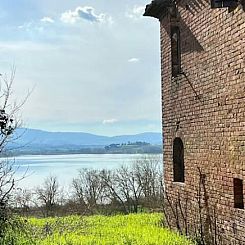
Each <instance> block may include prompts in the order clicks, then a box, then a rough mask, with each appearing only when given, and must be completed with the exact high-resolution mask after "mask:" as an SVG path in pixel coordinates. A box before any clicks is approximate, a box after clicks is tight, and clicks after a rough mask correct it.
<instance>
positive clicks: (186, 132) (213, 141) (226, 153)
mask: <svg viewBox="0 0 245 245" xmlns="http://www.w3.org/2000/svg"><path fill="white" fill-rule="evenodd" d="M244 2H245V1H244V0H241V1H235V0H211V2H210V1H206V0H179V1H177V2H173V1H172V0H154V1H152V2H151V4H149V5H147V6H146V10H145V14H144V15H145V16H151V17H154V18H157V19H158V20H160V29H161V61H162V70H161V73H162V106H163V119H162V120H163V136H164V171H165V172H164V181H165V188H166V194H165V213H166V222H167V223H168V224H169V226H170V227H172V228H177V229H178V230H180V231H181V232H183V233H186V234H191V235H195V236H197V237H199V239H200V242H201V243H203V244H245V209H244V203H245V11H244V10H245V3H244Z"/></svg>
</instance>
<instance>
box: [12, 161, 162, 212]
mask: <svg viewBox="0 0 245 245" xmlns="http://www.w3.org/2000/svg"><path fill="white" fill-rule="evenodd" d="M14 199H15V203H14V205H13V208H14V209H15V211H16V212H18V213H20V214H23V215H35V216H44V217H47V216H55V215H67V214H96V213H103V214H112V213H125V214H128V213H132V212H133V213H137V212H142V211H144V210H156V209H157V210H159V209H161V208H162V203H163V202H162V201H163V186H162V168H161V161H160V159H159V158H157V157H154V158H153V157H145V158H142V159H140V160H137V161H136V162H135V163H134V164H133V165H131V166H125V165H124V166H121V167H119V168H118V169H115V170H105V169H103V170H94V169H82V170H80V171H79V173H78V176H77V177H76V178H74V179H73V181H72V187H71V189H70V190H69V193H66V192H65V191H64V189H63V188H62V186H61V185H60V184H59V183H58V179H57V177H54V176H50V177H48V178H47V179H45V181H44V182H43V184H42V185H41V186H39V187H36V188H35V189H34V190H22V189H18V190H17V191H16V193H15V197H14Z"/></svg>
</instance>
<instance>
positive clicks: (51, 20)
mask: <svg viewBox="0 0 245 245" xmlns="http://www.w3.org/2000/svg"><path fill="white" fill-rule="evenodd" d="M40 21H41V22H45V23H54V20H53V19H52V18H50V17H47V16H45V17H43V18H42V19H41V20H40Z"/></svg>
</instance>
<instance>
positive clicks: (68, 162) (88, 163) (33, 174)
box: [14, 154, 161, 188]
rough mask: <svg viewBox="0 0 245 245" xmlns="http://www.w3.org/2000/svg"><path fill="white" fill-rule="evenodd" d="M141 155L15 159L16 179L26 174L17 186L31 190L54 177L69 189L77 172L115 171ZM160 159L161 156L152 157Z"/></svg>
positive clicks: (82, 155) (88, 155)
mask: <svg viewBox="0 0 245 245" xmlns="http://www.w3.org/2000/svg"><path fill="white" fill-rule="evenodd" d="M145 156H146V155H141V154H134V155H132V154H131V155H130V154H106V155H103V154H74V155H38V156H19V157H15V163H14V165H15V168H16V177H17V178H19V177H21V176H23V174H25V173H26V172H27V174H26V175H27V177H26V178H25V179H23V180H22V181H21V182H20V183H19V184H18V185H19V187H24V188H33V187H35V186H37V185H40V184H41V183H42V182H43V180H44V179H45V177H48V176H50V175H55V176H57V177H58V180H59V183H60V184H62V186H64V187H66V188H67V187H69V186H70V184H71V181H72V179H73V178H74V177H76V176H77V174H78V170H80V169H83V168H93V169H115V168H117V167H119V166H121V165H122V164H125V165H130V164H132V163H133V162H134V161H135V160H137V159H140V158H142V157H145ZM152 157H159V158H161V154H159V155H152Z"/></svg>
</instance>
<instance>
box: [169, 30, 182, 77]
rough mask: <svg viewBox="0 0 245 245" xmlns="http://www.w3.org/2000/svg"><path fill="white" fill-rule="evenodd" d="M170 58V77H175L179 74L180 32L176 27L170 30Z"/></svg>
mask: <svg viewBox="0 0 245 245" xmlns="http://www.w3.org/2000/svg"><path fill="white" fill-rule="evenodd" d="M171 58H172V76H173V77H176V76H177V75H179V74H180V73H181V59H180V58H181V52H180V30H179V27H178V26H173V27H172V28H171Z"/></svg>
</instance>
